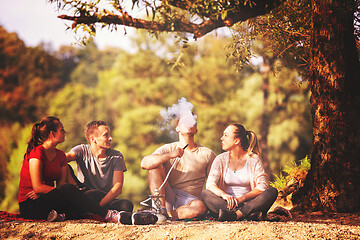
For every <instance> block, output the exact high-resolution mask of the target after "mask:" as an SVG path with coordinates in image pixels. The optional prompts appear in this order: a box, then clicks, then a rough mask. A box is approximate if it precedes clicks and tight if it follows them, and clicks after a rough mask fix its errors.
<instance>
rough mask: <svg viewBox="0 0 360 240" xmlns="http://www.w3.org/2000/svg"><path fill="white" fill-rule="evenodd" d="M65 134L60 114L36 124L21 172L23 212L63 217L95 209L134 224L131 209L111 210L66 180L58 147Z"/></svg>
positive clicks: (54, 218) (53, 218)
mask: <svg viewBox="0 0 360 240" xmlns="http://www.w3.org/2000/svg"><path fill="white" fill-rule="evenodd" d="M65 134H66V132H65V130H64V127H63V124H62V123H61V121H60V120H59V119H58V118H57V117H52V116H50V117H45V118H44V119H42V120H41V122H40V123H35V124H34V126H33V127H32V131H31V137H30V140H29V142H28V147H27V150H26V153H25V155H24V160H23V165H22V168H21V172H20V185H19V206H20V214H21V216H22V217H24V218H29V219H47V220H48V221H61V220H65V217H66V219H78V218H81V217H84V215H85V214H86V213H93V214H96V215H99V216H101V217H104V218H105V220H106V221H108V222H122V223H130V224H131V219H130V218H131V213H124V212H122V213H120V212H117V211H115V210H107V209H106V208H103V207H101V206H100V205H99V204H98V203H96V202H95V201H93V200H91V199H90V198H88V197H87V196H86V195H85V194H84V193H83V192H81V191H80V190H79V189H77V188H76V187H75V186H74V185H71V184H65V179H66V173H67V162H66V157H65V153H64V152H63V151H61V150H59V149H57V148H56V146H57V145H58V144H59V143H62V142H64V141H65ZM55 182H56V187H55V184H54V183H55ZM129 221H130V222H129Z"/></svg>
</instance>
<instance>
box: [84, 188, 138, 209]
mask: <svg viewBox="0 0 360 240" xmlns="http://www.w3.org/2000/svg"><path fill="white" fill-rule="evenodd" d="M85 194H86V195H87V196H88V197H89V198H91V199H93V200H95V201H96V202H98V203H100V202H101V200H102V199H103V198H104V197H105V195H106V192H103V191H100V190H96V189H91V190H86V191H85ZM104 207H105V208H107V209H115V210H118V211H126V212H132V211H133V208H134V205H133V204H132V202H131V201H129V200H127V199H113V200H112V201H111V202H110V203H108V204H107V205H105V206H104Z"/></svg>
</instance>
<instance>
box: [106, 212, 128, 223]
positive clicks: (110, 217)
mask: <svg viewBox="0 0 360 240" xmlns="http://www.w3.org/2000/svg"><path fill="white" fill-rule="evenodd" d="M105 220H106V221H107V222H111V223H122V224H127V225H131V212H125V211H121V212H118V211H116V210H109V211H108V213H107V215H106V217H105Z"/></svg>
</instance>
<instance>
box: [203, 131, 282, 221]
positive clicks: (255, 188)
mask: <svg viewBox="0 0 360 240" xmlns="http://www.w3.org/2000/svg"><path fill="white" fill-rule="evenodd" d="M221 144H222V149H223V150H224V151H226V152H224V153H222V154H220V155H218V156H217V157H216V158H215V160H214V162H213V164H212V166H211V170H210V173H209V176H208V179H207V182H206V190H204V191H203V192H202V193H201V199H202V200H203V202H204V203H205V205H206V206H207V207H208V209H209V210H210V211H211V212H212V213H213V214H216V215H217V216H218V219H219V220H220V221H235V220H240V219H244V218H248V219H255V218H256V219H259V217H260V216H262V217H265V216H266V213H267V211H268V210H269V209H270V207H271V205H272V204H273V203H274V201H275V200H276V197H277V194H278V192H277V190H276V189H275V188H273V187H270V186H269V179H268V176H267V174H266V173H265V170H264V167H263V164H262V161H261V159H260V150H259V147H258V142H257V138H256V134H255V133H254V132H252V131H246V129H245V128H244V126H242V125H240V124H230V125H229V126H228V127H227V128H226V129H225V130H224V133H223V136H222V137H221Z"/></svg>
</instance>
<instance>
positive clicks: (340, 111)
mask: <svg viewBox="0 0 360 240" xmlns="http://www.w3.org/2000/svg"><path fill="white" fill-rule="evenodd" d="M352 4H354V1H351V0H313V1H312V8H313V9H312V12H313V16H312V18H313V19H312V21H313V29H314V31H313V36H312V63H311V68H310V74H311V79H310V85H311V91H312V96H311V104H312V117H313V138H314V139H313V152H312V156H311V169H310V170H309V173H308V175H307V177H306V180H305V185H304V187H303V188H301V189H300V191H299V192H297V193H296V194H294V196H293V202H294V203H295V204H297V205H298V207H299V208H300V209H304V210H305V209H308V210H312V211H317V210H322V211H330V212H354V211H360V156H359V153H360V151H359V149H360V133H359V124H360V121H359V120H360V119H359V116H360V115H359V114H360V113H359V111H360V106H359V105H360V97H359V91H360V87H359V85H360V64H359V57H358V52H357V49H356V44H355V40H354V27H353V19H354V15H353V13H354V11H353V9H352V7H353V6H352Z"/></svg>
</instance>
